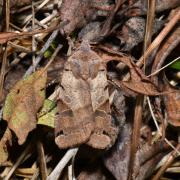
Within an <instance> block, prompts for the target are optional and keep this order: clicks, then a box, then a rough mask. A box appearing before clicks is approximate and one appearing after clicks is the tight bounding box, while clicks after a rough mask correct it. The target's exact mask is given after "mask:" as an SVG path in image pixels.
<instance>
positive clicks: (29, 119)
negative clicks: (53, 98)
mask: <svg viewBox="0 0 180 180" xmlns="http://www.w3.org/2000/svg"><path fill="white" fill-rule="evenodd" d="M42 71H43V70H42ZM42 71H41V70H39V71H37V72H35V73H34V74H32V75H30V76H28V77H26V78H25V79H23V80H21V81H19V82H17V84H16V85H15V86H14V87H13V88H12V89H11V91H10V93H9V94H8V95H7V98H6V101H5V106H4V109H3V119H4V120H6V121H7V122H8V127H9V128H10V129H11V130H13V131H14V132H15V134H16V135H17V137H18V143H19V144H23V143H24V142H25V140H26V137H27V135H28V133H29V132H30V131H32V130H33V129H34V128H35V127H36V121H37V120H36V114H37V111H38V110H39V108H40V107H41V106H42V104H43V102H44V99H45V90H44V87H45V85H46V79H47V73H46V72H42Z"/></svg>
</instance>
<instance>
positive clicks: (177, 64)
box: [169, 60, 180, 70]
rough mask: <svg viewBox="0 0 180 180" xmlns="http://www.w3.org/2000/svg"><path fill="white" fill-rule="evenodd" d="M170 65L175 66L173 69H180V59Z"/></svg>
mask: <svg viewBox="0 0 180 180" xmlns="http://www.w3.org/2000/svg"><path fill="white" fill-rule="evenodd" d="M169 67H170V68H173V69H177V70H180V60H178V61H176V62H174V63H173V64H171V65H170V66H169Z"/></svg>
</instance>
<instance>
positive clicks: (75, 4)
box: [60, 0, 95, 34]
mask: <svg viewBox="0 0 180 180" xmlns="http://www.w3.org/2000/svg"><path fill="white" fill-rule="evenodd" d="M91 4H92V1H90V0H83V1H82V0H64V1H63V4H62V7H61V10H60V13H61V20H62V21H63V22H68V24H67V25H65V26H64V28H63V29H64V31H65V33H66V34H70V33H71V32H72V31H73V30H74V29H75V28H80V27H82V26H84V25H85V24H86V23H87V22H88V20H90V19H91V18H92V16H93V14H94V12H95V9H93V8H92V7H91Z"/></svg>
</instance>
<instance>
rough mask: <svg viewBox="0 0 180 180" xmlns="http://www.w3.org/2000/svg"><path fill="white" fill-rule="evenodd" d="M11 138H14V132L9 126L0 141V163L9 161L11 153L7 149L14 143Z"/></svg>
mask: <svg viewBox="0 0 180 180" xmlns="http://www.w3.org/2000/svg"><path fill="white" fill-rule="evenodd" d="M11 140H12V134H11V131H10V129H9V128H7V129H6V131H5V132H4V135H3V137H2V138H1V141H0V165H1V164H2V163H4V162H5V161H7V159H8V156H9V153H8V150H7V149H8V146H10V145H11V143H12V142H11Z"/></svg>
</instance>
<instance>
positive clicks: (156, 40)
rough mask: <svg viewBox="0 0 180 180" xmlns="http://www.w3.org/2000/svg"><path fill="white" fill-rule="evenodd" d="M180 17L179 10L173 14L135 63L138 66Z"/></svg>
mask: <svg viewBox="0 0 180 180" xmlns="http://www.w3.org/2000/svg"><path fill="white" fill-rule="evenodd" d="M179 19H180V10H179V11H178V12H177V13H176V14H175V15H174V17H173V18H172V19H171V20H170V21H169V22H168V24H167V25H166V26H165V27H164V29H163V30H162V31H161V32H160V33H159V35H158V36H157V37H156V38H155V39H154V41H153V42H152V43H151V45H150V46H149V47H148V49H147V50H146V51H145V53H144V55H143V56H141V58H140V59H139V60H138V62H137V63H136V64H137V65H138V66H142V64H143V61H144V59H147V58H148V56H149V55H150V54H151V53H152V52H153V50H154V49H156V48H157V47H158V46H159V45H160V44H161V42H162V41H163V39H164V38H165V37H166V36H167V34H168V33H169V32H170V31H171V30H172V28H173V27H174V26H175V25H176V23H177V22H178V21H179Z"/></svg>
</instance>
